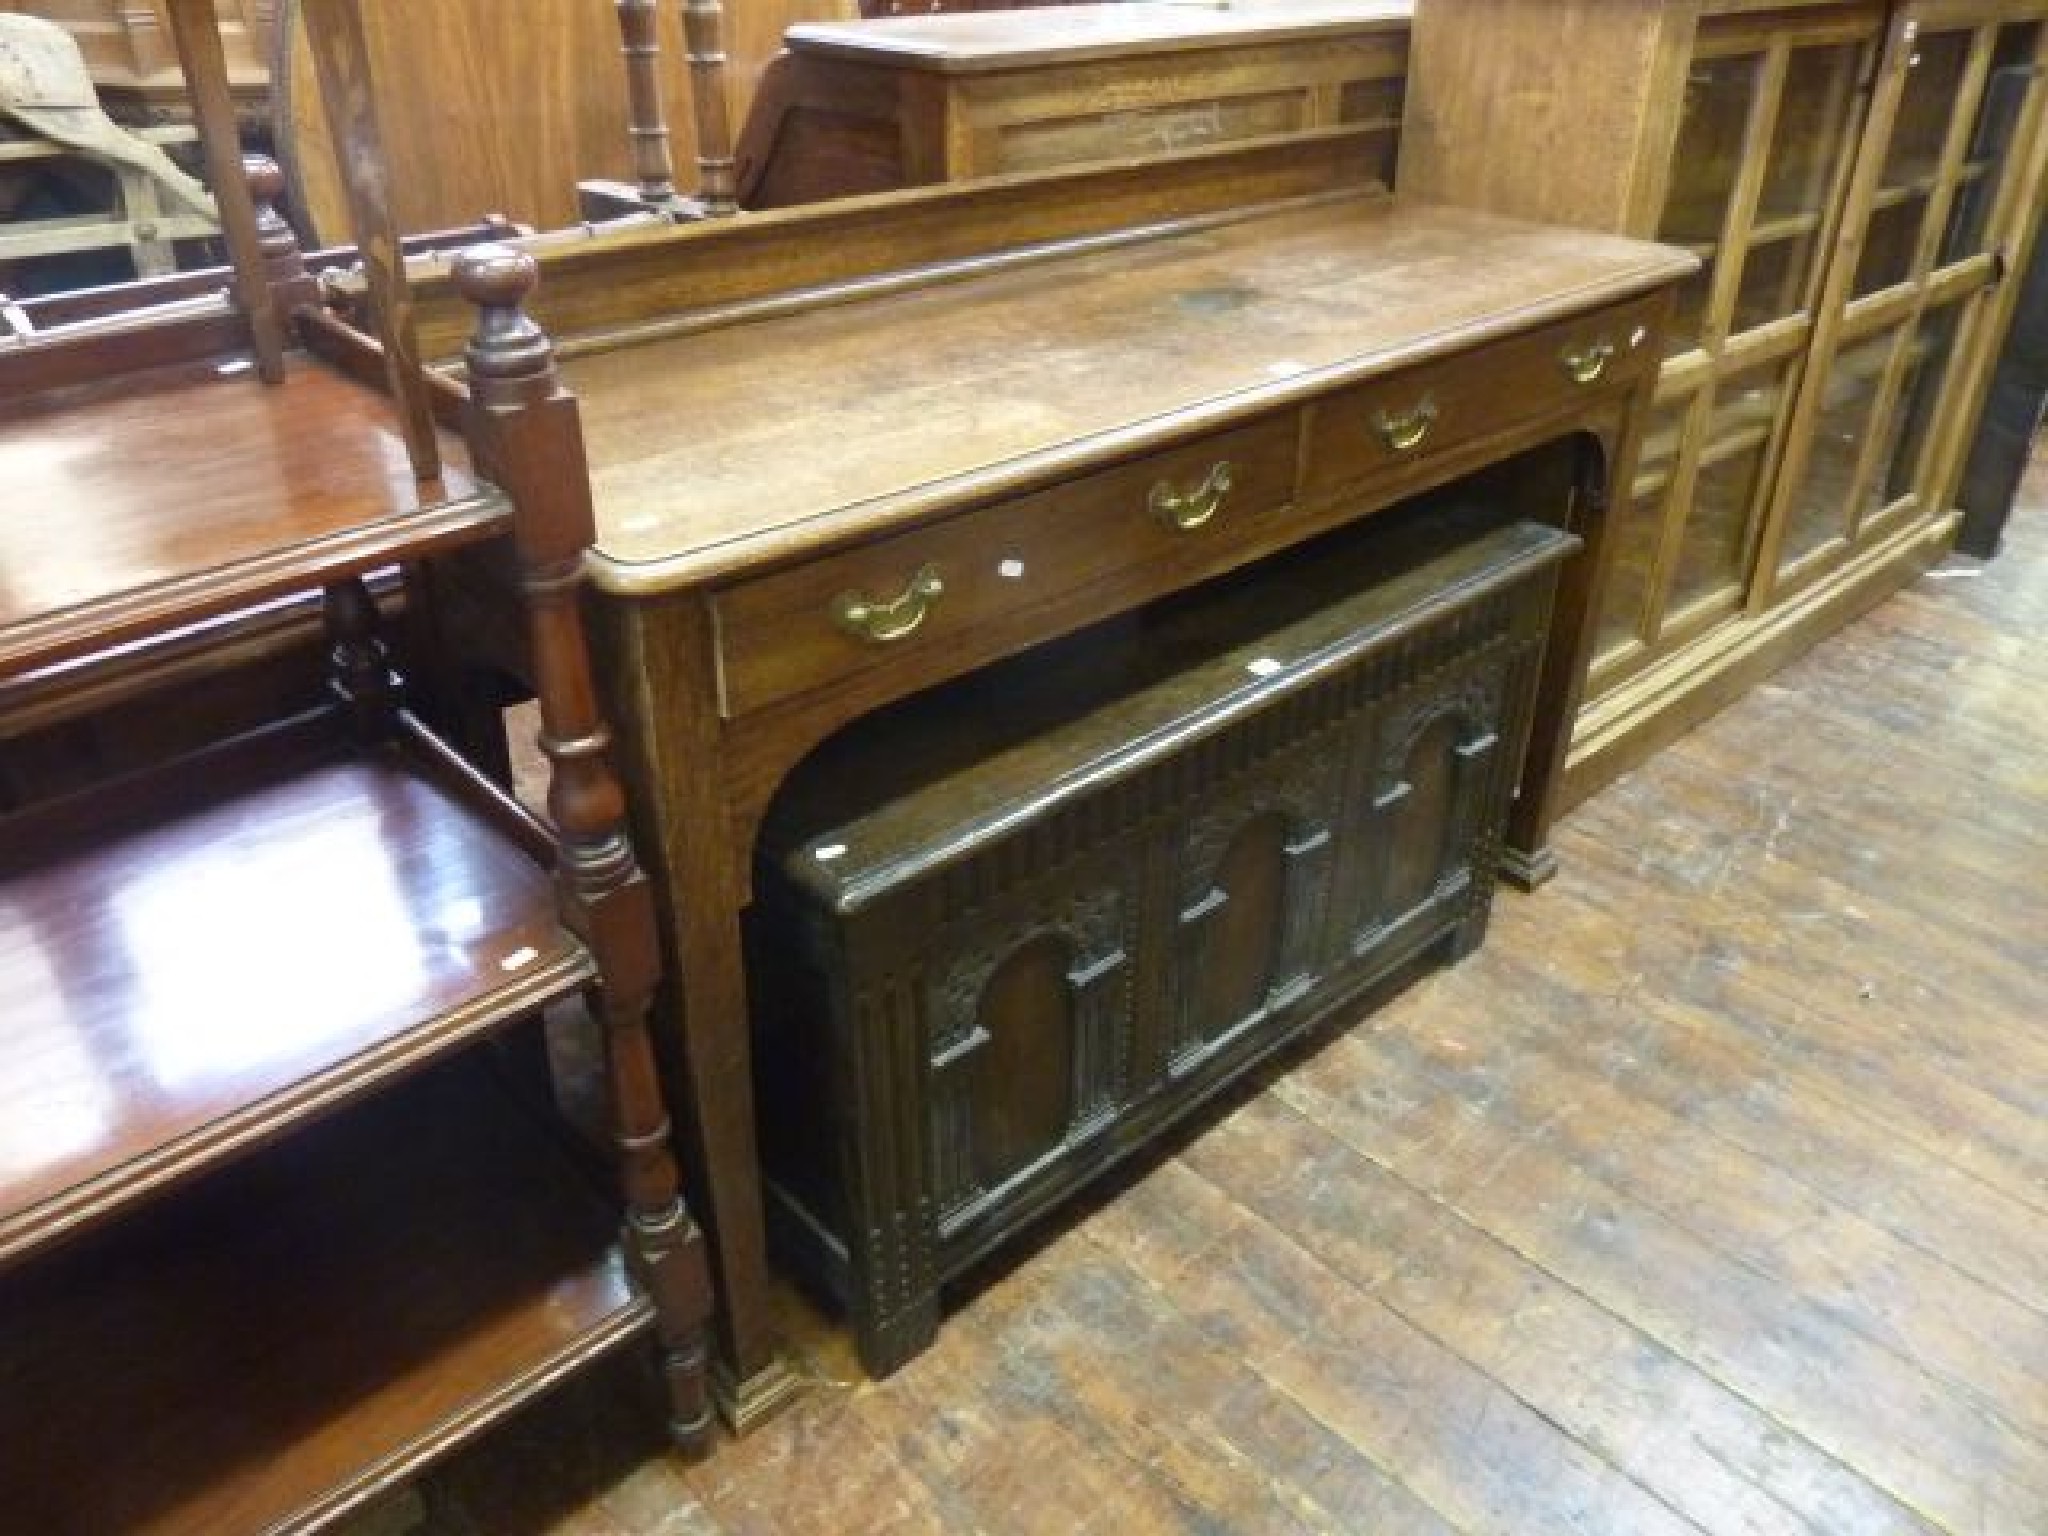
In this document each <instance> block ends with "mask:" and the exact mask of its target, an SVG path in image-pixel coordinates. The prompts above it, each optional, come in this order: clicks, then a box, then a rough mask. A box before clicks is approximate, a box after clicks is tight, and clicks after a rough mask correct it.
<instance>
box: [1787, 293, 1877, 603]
mask: <svg viewBox="0 0 2048 1536" xmlns="http://www.w3.org/2000/svg"><path fill="white" fill-rule="evenodd" d="M1897 340H1898V333H1897V332H1895V331H1884V332H1881V333H1880V334H1878V335H1876V336H1873V337H1871V338H1870V339H1869V340H1867V341H1861V342H1857V343H1856V344H1854V345H1853V346H1849V347H1846V348H1844V349H1843V350H1842V351H1841V352H1840V353H1839V354H1838V355H1837V356H1836V358H1835V361H1834V365H1833V366H1832V367H1831V368H1830V369H1829V370H1828V377H1827V386H1826V389H1825V390H1824V391H1823V393H1822V396H1821V407H1820V415H1819V419H1818V420H1817V421H1816V422H1815V423H1814V429H1813V443H1812V446H1811V448H1810V450H1809V454H1808V458H1807V461H1806V473H1805V475H1804V476H1803V477H1802V478H1801V481H1800V485H1799V490H1798V492H1797V494H1795V495H1794V496H1793V498H1792V508H1791V512H1790V513H1789V515H1788V516H1787V517H1786V520H1785V535H1784V542H1783V543H1782V544H1781V545H1780V547H1779V549H1778V569H1779V570H1780V571H1784V570H1785V569H1787V568H1788V567H1791V566H1794V565H1797V564H1798V563H1799V562H1800V561H1801V560H1803V559H1804V558H1805V557H1806V556H1808V555H1810V554H1812V553H1813V552H1814V551H1815V550H1818V549H1820V548H1822V547H1824V546H1825V545H1827V544H1828V543H1830V542H1831V541H1833V540H1835V539H1839V538H1843V537H1845V536H1847V534H1848V532H1849V528H1850V510H1851V506H1852V502H1853V499H1854V496H1855V491H1856V484H1855V481H1856V466H1857V463H1858V461H1859V460H1860V459H1861V457H1862V453H1863V446H1864V444H1865V443H1866V442H1867V441H1868V440H1869V436H1870V429H1871V426H1872V418H1873V415H1874V412H1875V409H1876V406H1877V397H1878V393H1879V391H1880V389H1881V388H1882V386H1883V384H1884V374H1885V367H1886V364H1888V363H1889V362H1890V361H1891V355H1892V348H1893V346H1894V345H1896V343H1897Z"/></svg>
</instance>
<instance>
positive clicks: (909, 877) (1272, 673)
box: [749, 508, 1576, 1374]
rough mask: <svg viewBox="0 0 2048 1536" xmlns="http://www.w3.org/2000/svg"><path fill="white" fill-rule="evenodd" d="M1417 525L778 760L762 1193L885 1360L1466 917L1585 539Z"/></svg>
mask: <svg viewBox="0 0 2048 1536" xmlns="http://www.w3.org/2000/svg"><path fill="white" fill-rule="evenodd" d="M1415 521H1416V522H1417V523H1418V526H1417V527H1414V528H1410V529H1407V530H1405V531H1403V530H1398V529H1397V530H1395V531H1394V532H1393V533H1391V534H1389V535H1387V536H1384V537H1375V538H1374V539H1372V540H1370V541H1367V542H1363V543H1360V542H1358V541H1356V540H1353V541H1352V543H1351V545H1350V546H1349V547H1329V546H1328V541H1325V543H1324V544H1320V545H1310V546H1307V547H1306V548H1305V549H1303V550H1302V551H1300V552H1298V553H1297V554H1296V555H1293V556H1290V557H1287V558H1286V559H1284V560H1282V561H1278V562H1274V561H1269V562H1266V563H1265V564H1263V565H1261V566H1258V567H1255V568H1254V569H1253V570H1252V571H1251V572H1250V573H1248V574H1240V575H1239V576H1236V577H1232V578H1229V579H1228V580H1227V581H1226V582H1225V583H1223V584H1222V585H1221V586H1220V587H1218V588H1214V589H1205V590H1203V591H1202V592H1201V593H1200V594H1199V600H1198V601H1191V602H1186V603H1181V604H1178V605H1175V604H1168V605H1165V606H1164V607H1162V608H1159V609H1153V610H1145V611H1143V612H1142V613H1140V614H1138V615H1135V616H1133V617H1132V618H1130V619H1128V620H1124V621H1118V622H1116V623H1114V624H1112V625H1109V626H1104V627H1101V628H1098V629H1096V630H1091V631H1087V632H1084V633H1083V634H1081V635H1079V636H1075V637H1072V638H1071V639H1069V640H1067V641H1062V642H1059V643H1057V644H1055V645H1052V646H1048V647H1041V648H1040V649H1038V650H1035V651H1033V652H1030V653H1028V654H1027V655H1025V656H1023V657H1020V658H1017V659H1015V660H1013V661H1011V662H1007V663H1004V664H1002V665H1001V666H998V667H995V668H991V669H988V670H985V671H983V672H981V673H977V674H975V675H974V676H973V677H971V678H969V679H966V680H964V681H963V682H961V683H960V684H957V685H952V686H949V687H948V688H946V689H943V690H940V691H938V692H937V693H934V694H928V695H924V696H921V697H919V698H917V699H915V700H912V701H910V702H909V703H908V704H906V705H905V706H901V707H899V708H897V709H895V710H893V711H890V712H887V713H886V714H885V715H883V716H880V717H876V718H874V719H871V720H869V721H866V722H863V723H862V724H860V725H859V726H856V727H854V728H853V730H852V731H850V732H849V733H848V734H847V735H846V736H844V737H842V738H840V739H839V740H837V741H835V742H833V743H831V744H828V746H827V747H826V748H825V749H823V750H822V751H821V752H820V754H819V755H818V756H817V757H815V758H813V759H812V760H811V762H809V763H807V764H806V765H805V766H804V767H803V768H802V769H800V770H799V771H798V773H797V774H796V775H794V776H793V777H792V779H791V781H790V783H789V785H788V786H787V787H786V789H785V791H784V793H783V795H782V797H781V799H780V800H779V801H778V803H777V805H776V807H775V808H774V810H773V811H772V812H771V814H770V817H769V820H768V823H767V829H766V831H765V833H764V835H763V839H762V850H761V856H760V862H759V868H758V870H757V876H756V900H755V905H754V912H753V919H752V927H751V930H750V934H749V944H750V951H751V957H750V965H751V970H750V976H751V986H752V988H753V993H754V998H753V1004H754V1013H755V1020H756V1022H755V1028H756V1034H757V1039H756V1050H755V1061H756V1064H757V1065H756V1073H757V1077H758V1079H759V1082H758V1091H759V1094H760V1104H761V1127H762V1142H763V1156H764V1160H765V1162H766V1165H767V1174H768V1187H769V1213H770V1221H771V1228H772V1230H773V1231H774V1234H775V1236H776V1238H777V1242H778V1246H779V1247H780V1248H781V1249H782V1251H783V1252H784V1254H785V1256H786V1258H787V1259H788V1261H790V1262H792V1263H794V1264H795V1265H796V1266H797V1267H799V1268H800V1269H802V1270H803V1271H805V1272H806V1273H807V1274H808V1275H810V1276H812V1277H813V1278H815V1279H817V1280H818V1281H821V1282H822V1283H823V1284H824V1285H825V1286H826V1288H827V1289H829V1290H830V1291H831V1292H833V1293H834V1294H836V1295H837V1296H838V1297H839V1298H841V1299H842V1300H843V1301H844V1302H845V1304H846V1305H847V1307H848V1309H849V1311H850V1313H851V1315H852V1319H853V1322H854V1326H855V1329H856V1332H857V1334H858V1339H859V1344H860V1350H861V1356H862V1359H863V1362H864V1363H865V1364H866V1366H867V1367H868V1369H869V1370H870V1371H872V1372H874V1373H876V1374H882V1373H886V1372H888V1371H890V1370H893V1369H894V1368H895V1367H896V1366H898V1365H900V1364H901V1363H903V1361H905V1360H906V1359H908V1358H909V1357H910V1356H912V1355H914V1354H915V1353H917V1352H918V1351H919V1350H920V1349H921V1348H923V1347H924V1346H925V1344H927V1343H928V1342H929V1341H930V1339H931V1336H932V1333H933V1330H934V1329H935V1327H936V1324H937V1317H938V1291H939V1286H940V1284H941V1283H942V1282H943V1281H944V1280H946V1279H948V1278H949V1277H951V1276H953V1275H955V1274H957V1273H958V1272H959V1271H960V1270H961V1269H962V1268H963V1267H964V1266H965V1265H967V1264H968V1263H970V1262H972V1261H973V1260H974V1259H975V1258H977V1257H978V1256H980V1255H981V1254H983V1253H984V1252H986V1251H987V1250H988V1249H989V1247H990V1246H991V1245H993V1244H994V1243H996V1242H998V1241H999V1240H1001V1239H1002V1238H1004V1237H1005V1236H1007V1235H1009V1234H1010V1233H1012V1232H1014V1231H1016V1230H1017V1228H1018V1227H1019V1225H1020V1224H1021V1223H1023V1222H1025V1221H1027V1220H1029V1219H1030V1218H1031V1217H1032V1216H1033V1215H1035V1214H1036V1213H1038V1212H1040V1211H1042V1210H1043V1209H1045V1208H1046V1207H1047V1206H1048V1205H1049V1204H1051V1203H1052V1202H1054V1201H1056V1200H1058V1199H1059V1198H1060V1197H1061V1196H1062V1195H1064V1194H1066V1193H1068V1192H1069V1191H1071V1190H1073V1189H1074V1188H1075V1187H1076V1186H1077V1185H1079V1184H1080V1183H1081V1182H1083V1181H1084V1180H1086V1179H1087V1178H1089V1177H1090V1176H1091V1175H1093V1174H1094V1173H1096V1172H1097V1171H1098V1170H1100V1169H1102V1168H1103V1167H1105V1166H1106V1165H1107V1164H1109V1163H1110V1162H1112V1161H1114V1160H1115V1159H1117V1158H1118V1157H1119V1156H1121V1155H1123V1154H1125V1153H1127V1152H1129V1151H1130V1150H1132V1149H1133V1148H1135V1147H1137V1146H1138V1145H1140V1144H1141V1143H1143V1142H1144V1141H1145V1139H1146V1138H1147V1137H1149V1136H1151V1135H1152V1134H1154V1133H1155V1132H1156V1131H1158V1130H1159V1129H1161V1128H1162V1127H1163V1126H1165V1125H1166V1124H1167V1123H1168V1122H1170V1121H1172V1120H1173V1119H1174V1118H1176V1117H1177V1116H1179V1115H1181V1114H1182V1113H1183V1112H1185V1111H1186V1110H1187V1109H1188V1108H1190V1107H1191V1106H1192V1105H1194V1104H1196V1103H1197V1102H1199V1101H1200V1100H1201V1099H1203V1098H1204V1097H1206V1096H1207V1095H1208V1094H1210V1093H1211V1092H1213V1091H1214V1090H1215V1089H1217V1088H1218V1087H1220V1086H1221V1085H1222V1084H1224V1083H1225V1082H1227V1081H1228V1080H1230V1079H1231V1078H1232V1077H1233V1076H1235V1075H1237V1074H1238V1073H1240V1072H1241V1071H1243V1069H1245V1068H1246V1067H1247V1066H1248V1065H1250V1064H1251V1063H1252V1062H1253V1061H1255V1060H1256V1059H1258V1058H1259V1057H1260V1056H1262V1055H1264V1054H1265V1053H1266V1052H1268V1051H1270V1050H1271V1049H1272V1048H1273V1047H1275V1046H1276V1045H1278V1044H1280V1043H1282V1042H1283V1041H1285V1040H1287V1039H1289V1038H1291V1037H1293V1036H1295V1035H1297V1034H1299V1033H1300V1032H1301V1031H1303V1030H1304V1029H1306V1028H1308V1027H1309V1026H1310V1025H1312V1024H1314V1023H1316V1022H1317V1021H1318V1020H1321V1019H1324V1018H1327V1017H1328V1016H1329V1015H1330V1013H1331V1012H1332V1010H1333V1009H1336V1008H1338V1007H1340V1006H1342V1005H1343V1004H1345V1003H1346V1002H1348V1001H1351V1000H1353V999H1355V998H1356V997H1357V996H1358V994H1360V993H1361V992H1362V991H1363V990H1364V989H1366V988H1367V987H1369V986H1371V985H1372V984H1373V983H1375V982H1377V981H1380V980H1382V979H1383V978H1386V977H1387V976H1388V975H1389V974H1390V973H1391V972H1393V971H1395V970H1396V969H1398V968H1401V967H1403V966H1404V965H1407V964H1408V963H1410V962H1414V961H1418V960H1423V959H1427V958H1431V957H1432V952H1433V954H1434V955H1435V956H1441V957H1444V958H1452V959H1455V958H1456V957H1458V956H1460V955H1462V954H1463V953H1465V952H1466V951H1468V950H1469V949H1470V948H1471V947H1472V946H1473V945H1474V944H1476V943H1477V942H1478V940H1479V937H1480V935H1481V934H1482V932H1483V931H1484V926H1485V922H1486V916H1487V910H1488V904H1489V901H1490V899H1491V895H1492V887H1493V878H1492V869H1493V863H1494V860H1495V858H1496V854H1497V850H1498V844H1499V837H1500V830H1501V827H1502V823H1503V819H1504V817H1505V814H1506V810H1507V801H1508V797H1509V795H1510V793H1511V787H1512V785H1513V783H1514V781H1515V778H1516V770H1517V766H1518V763H1519V758H1520V754H1521V750H1522V745H1523V742H1524V740H1525V736H1526V731H1527V720H1528V713H1529V704H1530V699H1531V694H1532V689H1533V686H1534V681H1535V677H1536V669H1537V663H1538V660H1539V658H1540V653H1541V647H1542V644H1543V640H1544V634H1545V628H1546V623H1547V618H1548V613H1549V606H1550V601H1551V588H1552V585H1553V574H1554V568H1555V566H1556V564H1557V562H1558V561H1560V560H1561V559H1562V558H1563V557H1564V556H1565V555H1566V554H1568V553H1569V552H1570V551H1571V549H1572V548H1573V547H1574V546H1575V543H1576V541H1575V540H1573V539H1572V538H1571V537H1570V536H1569V535H1567V534H1563V533H1560V532H1557V531H1556V530H1554V529H1550V528H1546V527H1541V526H1538V525H1535V524H1531V523H1507V524H1505V525H1503V524H1502V523H1501V522H1500V520H1499V519H1498V518H1490V517H1489V516H1488V515H1487V514H1486V513H1485V512H1484V510H1483V509H1470V510H1467V511H1464V512H1459V511H1458V510H1456V509H1441V508H1438V509H1431V515H1430V516H1429V517H1427V518H1426V519H1416V520H1415Z"/></svg>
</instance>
